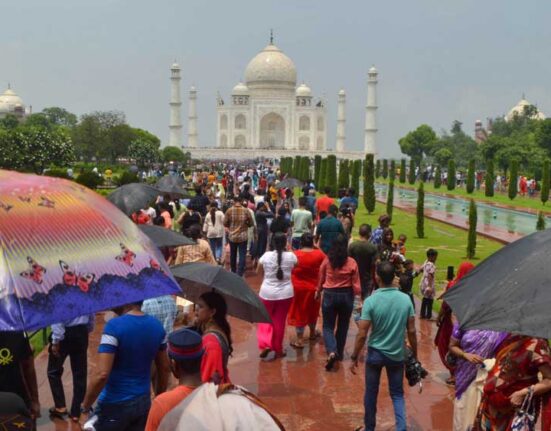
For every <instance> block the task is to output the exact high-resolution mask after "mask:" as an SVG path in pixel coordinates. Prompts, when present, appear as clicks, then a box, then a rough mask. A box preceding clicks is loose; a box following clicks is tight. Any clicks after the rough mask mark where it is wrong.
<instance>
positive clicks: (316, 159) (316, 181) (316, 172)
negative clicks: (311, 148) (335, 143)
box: [314, 155, 321, 187]
mask: <svg viewBox="0 0 551 431" xmlns="http://www.w3.org/2000/svg"><path fill="white" fill-rule="evenodd" d="M320 171H321V156H320V155H317V156H316V157H314V184H315V185H316V187H319V185H320Z"/></svg>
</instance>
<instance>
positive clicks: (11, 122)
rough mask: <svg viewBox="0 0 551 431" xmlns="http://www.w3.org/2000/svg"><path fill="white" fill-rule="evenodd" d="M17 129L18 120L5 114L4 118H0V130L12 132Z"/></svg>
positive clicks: (11, 115)
mask: <svg viewBox="0 0 551 431" xmlns="http://www.w3.org/2000/svg"><path fill="white" fill-rule="evenodd" d="M17 127H19V120H18V119H17V117H16V116H15V115H13V114H6V116H5V117H4V118H0V129H5V130H13V129H16V128H17Z"/></svg>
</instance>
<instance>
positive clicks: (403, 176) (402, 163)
mask: <svg viewBox="0 0 551 431" xmlns="http://www.w3.org/2000/svg"><path fill="white" fill-rule="evenodd" d="M405 182H406V159H402V160H400V183H401V184H404V183H405Z"/></svg>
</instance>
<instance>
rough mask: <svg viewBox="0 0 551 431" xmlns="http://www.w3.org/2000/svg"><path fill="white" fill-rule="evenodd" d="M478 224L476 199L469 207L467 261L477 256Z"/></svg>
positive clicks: (472, 200)
mask: <svg viewBox="0 0 551 431" xmlns="http://www.w3.org/2000/svg"><path fill="white" fill-rule="evenodd" d="M476 224H477V213H476V203H475V201H474V199H471V203H470V205H469V233H468V235H467V259H472V258H474V257H475V254H476Z"/></svg>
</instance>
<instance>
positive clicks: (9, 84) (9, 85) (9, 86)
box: [8, 82, 11, 90]
mask: <svg viewBox="0 0 551 431" xmlns="http://www.w3.org/2000/svg"><path fill="white" fill-rule="evenodd" d="M8 90H11V82H8Z"/></svg>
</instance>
